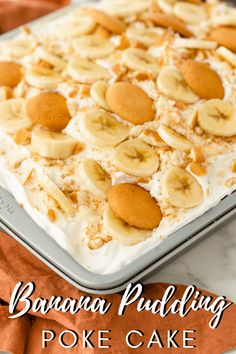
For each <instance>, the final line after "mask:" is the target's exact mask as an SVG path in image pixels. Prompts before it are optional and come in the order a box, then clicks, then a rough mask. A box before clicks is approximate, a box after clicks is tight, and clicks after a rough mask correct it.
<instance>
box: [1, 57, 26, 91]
mask: <svg viewBox="0 0 236 354" xmlns="http://www.w3.org/2000/svg"><path fill="white" fill-rule="evenodd" d="M21 69H22V67H21V65H20V64H17V63H14V62H11V61H0V86H8V87H11V88H14V87H15V86H17V85H18V84H19V82H20V81H21V79H22V71H21Z"/></svg>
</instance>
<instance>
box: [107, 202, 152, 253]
mask: <svg viewBox="0 0 236 354" xmlns="http://www.w3.org/2000/svg"><path fill="white" fill-rule="evenodd" d="M103 223H104V228H105V229H106V230H107V232H108V234H109V235H110V236H111V237H112V238H113V239H114V240H116V241H118V242H120V243H122V244H123V245H127V246H132V245H136V244H138V243H140V242H143V241H145V240H146V239H147V238H149V237H150V236H151V233H152V231H150V230H142V229H137V228H136V227H133V226H130V225H128V224H127V223H125V222H124V221H123V220H121V219H120V218H119V217H118V216H116V214H115V213H114V212H113V211H112V209H111V207H110V206H109V205H107V206H106V208H105V211H104V215H103Z"/></svg>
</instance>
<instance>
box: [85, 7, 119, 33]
mask: <svg viewBox="0 0 236 354" xmlns="http://www.w3.org/2000/svg"><path fill="white" fill-rule="evenodd" d="M87 13H88V14H89V15H90V16H91V17H92V18H93V19H94V20H95V21H96V22H97V23H98V24H99V25H101V26H103V27H104V28H106V29H107V30H108V31H110V32H112V33H115V34H122V33H123V32H124V31H125V28H126V27H125V24H124V23H123V22H122V21H120V20H119V19H117V18H115V17H113V16H110V15H108V14H106V13H105V12H104V11H100V10H96V9H88V10H87Z"/></svg>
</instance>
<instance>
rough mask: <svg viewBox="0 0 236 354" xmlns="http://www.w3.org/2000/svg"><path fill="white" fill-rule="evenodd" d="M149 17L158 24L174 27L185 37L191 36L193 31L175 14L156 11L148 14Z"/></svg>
mask: <svg viewBox="0 0 236 354" xmlns="http://www.w3.org/2000/svg"><path fill="white" fill-rule="evenodd" d="M147 19H148V20H150V21H152V22H153V23H154V24H155V25H156V26H160V27H164V28H172V29H173V30H174V31H175V32H178V33H179V34H181V36H183V37H191V36H192V35H193V33H192V32H191V31H190V30H189V29H188V28H187V27H186V26H185V25H184V24H183V23H182V22H181V21H180V20H179V19H178V18H177V17H175V16H173V15H167V14H163V13H161V12H155V13H151V14H148V15H147Z"/></svg>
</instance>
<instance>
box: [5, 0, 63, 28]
mask: <svg viewBox="0 0 236 354" xmlns="http://www.w3.org/2000/svg"><path fill="white" fill-rule="evenodd" d="M69 3H70V0H0V34H2V33H4V32H7V31H10V30H11V29H13V28H16V27H18V26H20V25H22V24H25V23H27V22H30V21H33V20H35V19H36V18H38V17H41V16H44V15H47V14H48V13H49V12H52V11H55V10H57V9H58V8H60V7H61V6H65V5H68V4H69Z"/></svg>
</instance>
